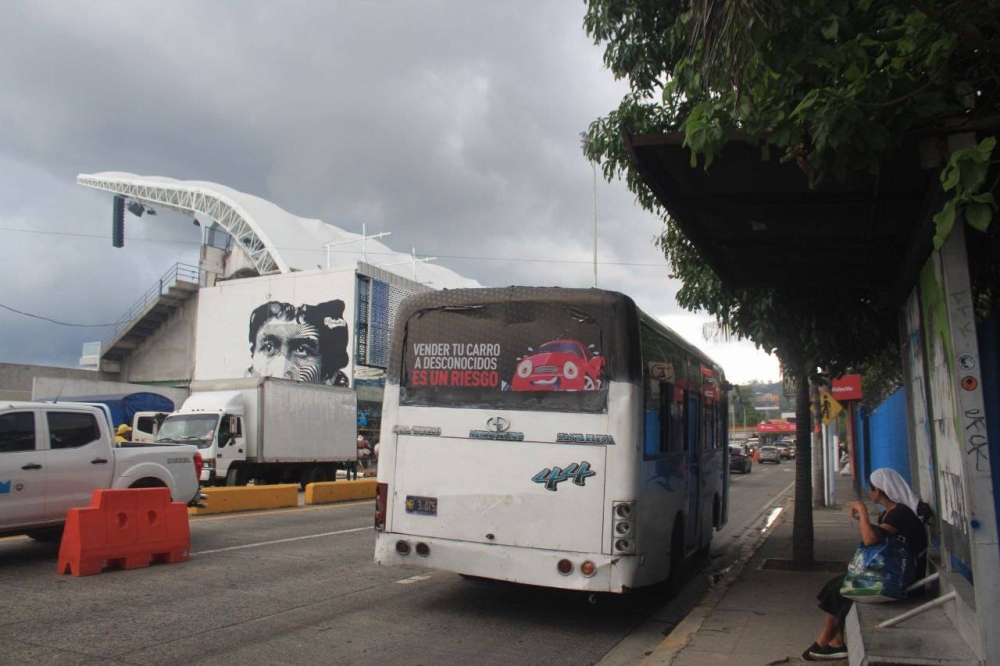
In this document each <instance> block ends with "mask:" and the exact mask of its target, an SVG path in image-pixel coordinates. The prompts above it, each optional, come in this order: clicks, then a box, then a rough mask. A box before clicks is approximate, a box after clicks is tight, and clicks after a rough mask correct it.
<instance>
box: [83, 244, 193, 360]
mask: <svg viewBox="0 0 1000 666" xmlns="http://www.w3.org/2000/svg"><path fill="white" fill-rule="evenodd" d="M178 282H190V283H192V284H197V285H201V271H200V270H199V269H198V267H197V266H191V265H189V264H182V263H176V264H174V265H173V266H171V267H170V269H169V270H167V272H166V273H164V274H163V276H162V277H161V278H160V280H159V282H156V283H154V284H153V286H152V287H150V288H149V289H147V290H146V293H145V294H143V295H142V297H141V298H140V299H139V300H137V301H136V302H135V303H134V304H133V305H132V307H130V308H129V309H128V312H126V313H125V314H123V315H122V316H121V317H120V318H119V319H118V321H116V322H115V323H114V326H113V327H112V328H111V330H110V331H108V333H107V334H106V335H105V336H104V338H103V339H102V340H101V353H104V351H106V350H107V349H108V347H110V346H111V343H113V342H114V341H115V340H116V339H117V338H118V336H119V335H121V333H122V331H124V330H126V329H128V328H129V327H130V326H132V323H133V322H134V321H135V320H136V319H137V318H138V317H139V315H141V314H142V313H143V312H145V311H146V309H147V308H148V307H149V306H150V305H152V304H153V303H154V302H156V300H157V299H158V298H160V297H161V296H163V295H164V294H165V293H166V292H167V291H168V290H169V289H170V288H171V287H173V286H174V285H175V284H177V283H178Z"/></svg>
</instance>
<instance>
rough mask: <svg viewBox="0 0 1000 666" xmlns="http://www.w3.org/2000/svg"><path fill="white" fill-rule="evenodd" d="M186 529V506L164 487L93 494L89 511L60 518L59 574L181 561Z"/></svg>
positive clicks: (187, 546) (187, 547)
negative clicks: (62, 527)
mask: <svg viewBox="0 0 1000 666" xmlns="http://www.w3.org/2000/svg"><path fill="white" fill-rule="evenodd" d="M190 552H191V529H190V526H189V525H188V513H187V507H186V506H184V504H182V503H180V502H171V501H170V490H168V489H167V488H136V489H128V490H95V491H94V495H93V497H91V500H90V506H89V507H87V508H83V509H70V510H69V513H68V514H67V515H66V528H65V529H64V530H63V538H62V545H61V546H60V547H59V569H58V571H59V573H60V574H72V575H74V576H92V575H94V574H99V573H101V571H103V570H104V569H105V568H108V569H136V568H139V567H146V566H149V564H150V563H151V562H165V563H167V564H174V563H175V562H187V561H188V559H190Z"/></svg>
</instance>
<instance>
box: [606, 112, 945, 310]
mask: <svg viewBox="0 0 1000 666" xmlns="http://www.w3.org/2000/svg"><path fill="white" fill-rule="evenodd" d="M683 139H684V136H683V135H682V134H678V133H668V134H648V135H635V136H632V135H629V134H628V133H627V132H626V133H625V143H626V146H627V147H628V150H629V152H630V154H631V157H632V160H633V162H634V163H635V164H636V165H637V167H638V169H639V171H640V173H641V174H642V177H643V180H644V181H645V182H646V183H647V185H649V187H650V188H651V189H652V191H653V193H654V194H655V196H656V197H657V199H658V200H659V201H660V203H661V204H662V205H663V206H664V207H665V208H666V209H667V211H669V213H670V215H671V217H672V218H673V219H674V220H675V221H676V222H677V224H678V225H679V226H680V228H681V230H682V231H683V232H684V234H685V235H686V236H687V237H688V238H689V239H690V240H691V242H692V243H693V244H694V245H695V246H696V247H697V248H698V250H699V251H700V252H701V254H702V256H703V257H704V259H705V260H706V261H707V262H708V263H709V265H710V266H711V267H712V268H713V269H714V270H715V272H716V273H717V274H718V275H719V277H720V278H721V279H722V280H723V282H725V283H726V284H728V285H730V286H733V287H737V288H743V287H788V286H798V287H802V288H803V289H814V288H821V287H823V286H827V287H829V286H835V287H837V288H863V289H868V288H871V287H872V286H875V287H876V288H877V289H880V290H885V291H891V292H894V293H896V294H897V295H898V294H899V293H901V292H902V290H904V289H905V288H906V285H907V284H909V285H912V283H913V280H914V278H915V275H916V271H917V270H918V269H919V265H920V264H921V263H922V261H923V259H924V258H926V256H927V253H928V252H929V249H930V242H931V238H932V236H933V232H932V228H933V225H932V222H931V220H930V216H931V214H932V213H933V210H935V208H934V207H933V206H930V207H929V206H928V201H930V200H932V199H933V198H934V197H935V196H936V195H937V193H939V192H940V187H939V186H936V172H935V171H934V170H932V169H928V168H926V167H925V166H924V165H923V160H922V159H921V154H920V148H921V145H920V143H919V142H918V141H916V140H913V141H908V142H905V143H904V145H903V147H902V149H901V150H900V151H899V152H898V153H896V154H895V155H893V156H892V157H891V158H890V159H887V160H886V161H885V162H884V163H883V164H882V168H881V170H880V172H879V173H878V174H871V173H868V172H860V171H856V172H851V173H849V174H847V177H846V178H845V179H844V180H842V181H840V180H837V179H836V178H834V177H832V176H830V177H828V178H826V179H825V180H824V181H823V182H822V183H820V184H819V185H818V186H817V187H815V188H810V187H809V182H808V179H807V177H806V175H805V173H803V171H802V170H801V169H800V168H799V167H798V166H797V165H796V164H795V162H794V161H787V162H782V161H781V160H779V159H778V156H777V155H772V156H771V158H770V159H763V158H762V154H761V149H760V148H759V147H757V146H753V145H751V144H750V143H748V142H746V141H744V140H739V139H736V140H731V141H729V142H728V143H726V145H725V146H724V148H723V150H722V152H721V154H720V155H718V156H717V157H716V158H715V160H714V161H713V163H712V166H711V168H710V169H709V170H708V171H706V170H705V169H704V168H702V167H700V166H699V167H697V168H692V167H691V163H690V160H691V153H690V151H689V150H688V149H687V148H685V147H683ZM928 211H930V212H928Z"/></svg>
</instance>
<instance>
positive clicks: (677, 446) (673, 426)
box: [670, 385, 688, 453]
mask: <svg viewBox="0 0 1000 666" xmlns="http://www.w3.org/2000/svg"><path fill="white" fill-rule="evenodd" d="M671 388H672V390H671V391H670V452H671V453H682V452H684V451H687V439H688V437H687V434H688V433H687V430H688V426H687V411H688V410H687V402H688V391H687V389H679V388H676V387H674V386H673V385H671Z"/></svg>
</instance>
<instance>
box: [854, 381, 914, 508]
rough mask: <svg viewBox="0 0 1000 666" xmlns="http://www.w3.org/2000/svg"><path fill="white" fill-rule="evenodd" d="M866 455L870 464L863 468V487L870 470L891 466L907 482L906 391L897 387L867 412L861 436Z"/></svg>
mask: <svg viewBox="0 0 1000 666" xmlns="http://www.w3.org/2000/svg"><path fill="white" fill-rule="evenodd" d="M865 439H866V441H865V444H866V445H867V449H868V450H867V453H868V455H867V456H866V458H867V459H868V461H869V464H870V467H869V468H868V469H866V470H865V472H866V474H865V479H864V487H865V488H866V489H867V488H868V476H869V475H870V474H871V472H872V470H876V469H879V468H880V467H891V468H892V469H894V470H896V471H897V472H899V474H900V476H902V477H903V478H904V479H906V481H907V483H909V482H910V447H909V442H908V440H907V433H906V395H905V393H904V392H903V389H899V390H898V391H896V392H895V393H893V394H892V395H891V396H889V397H888V398H886V400H885V402H883V403H882V404H881V405H879V406H878V407H877V408H875V410H874V411H872V412H871V413H870V414H869V415H868V432H867V437H866V438H865Z"/></svg>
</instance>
